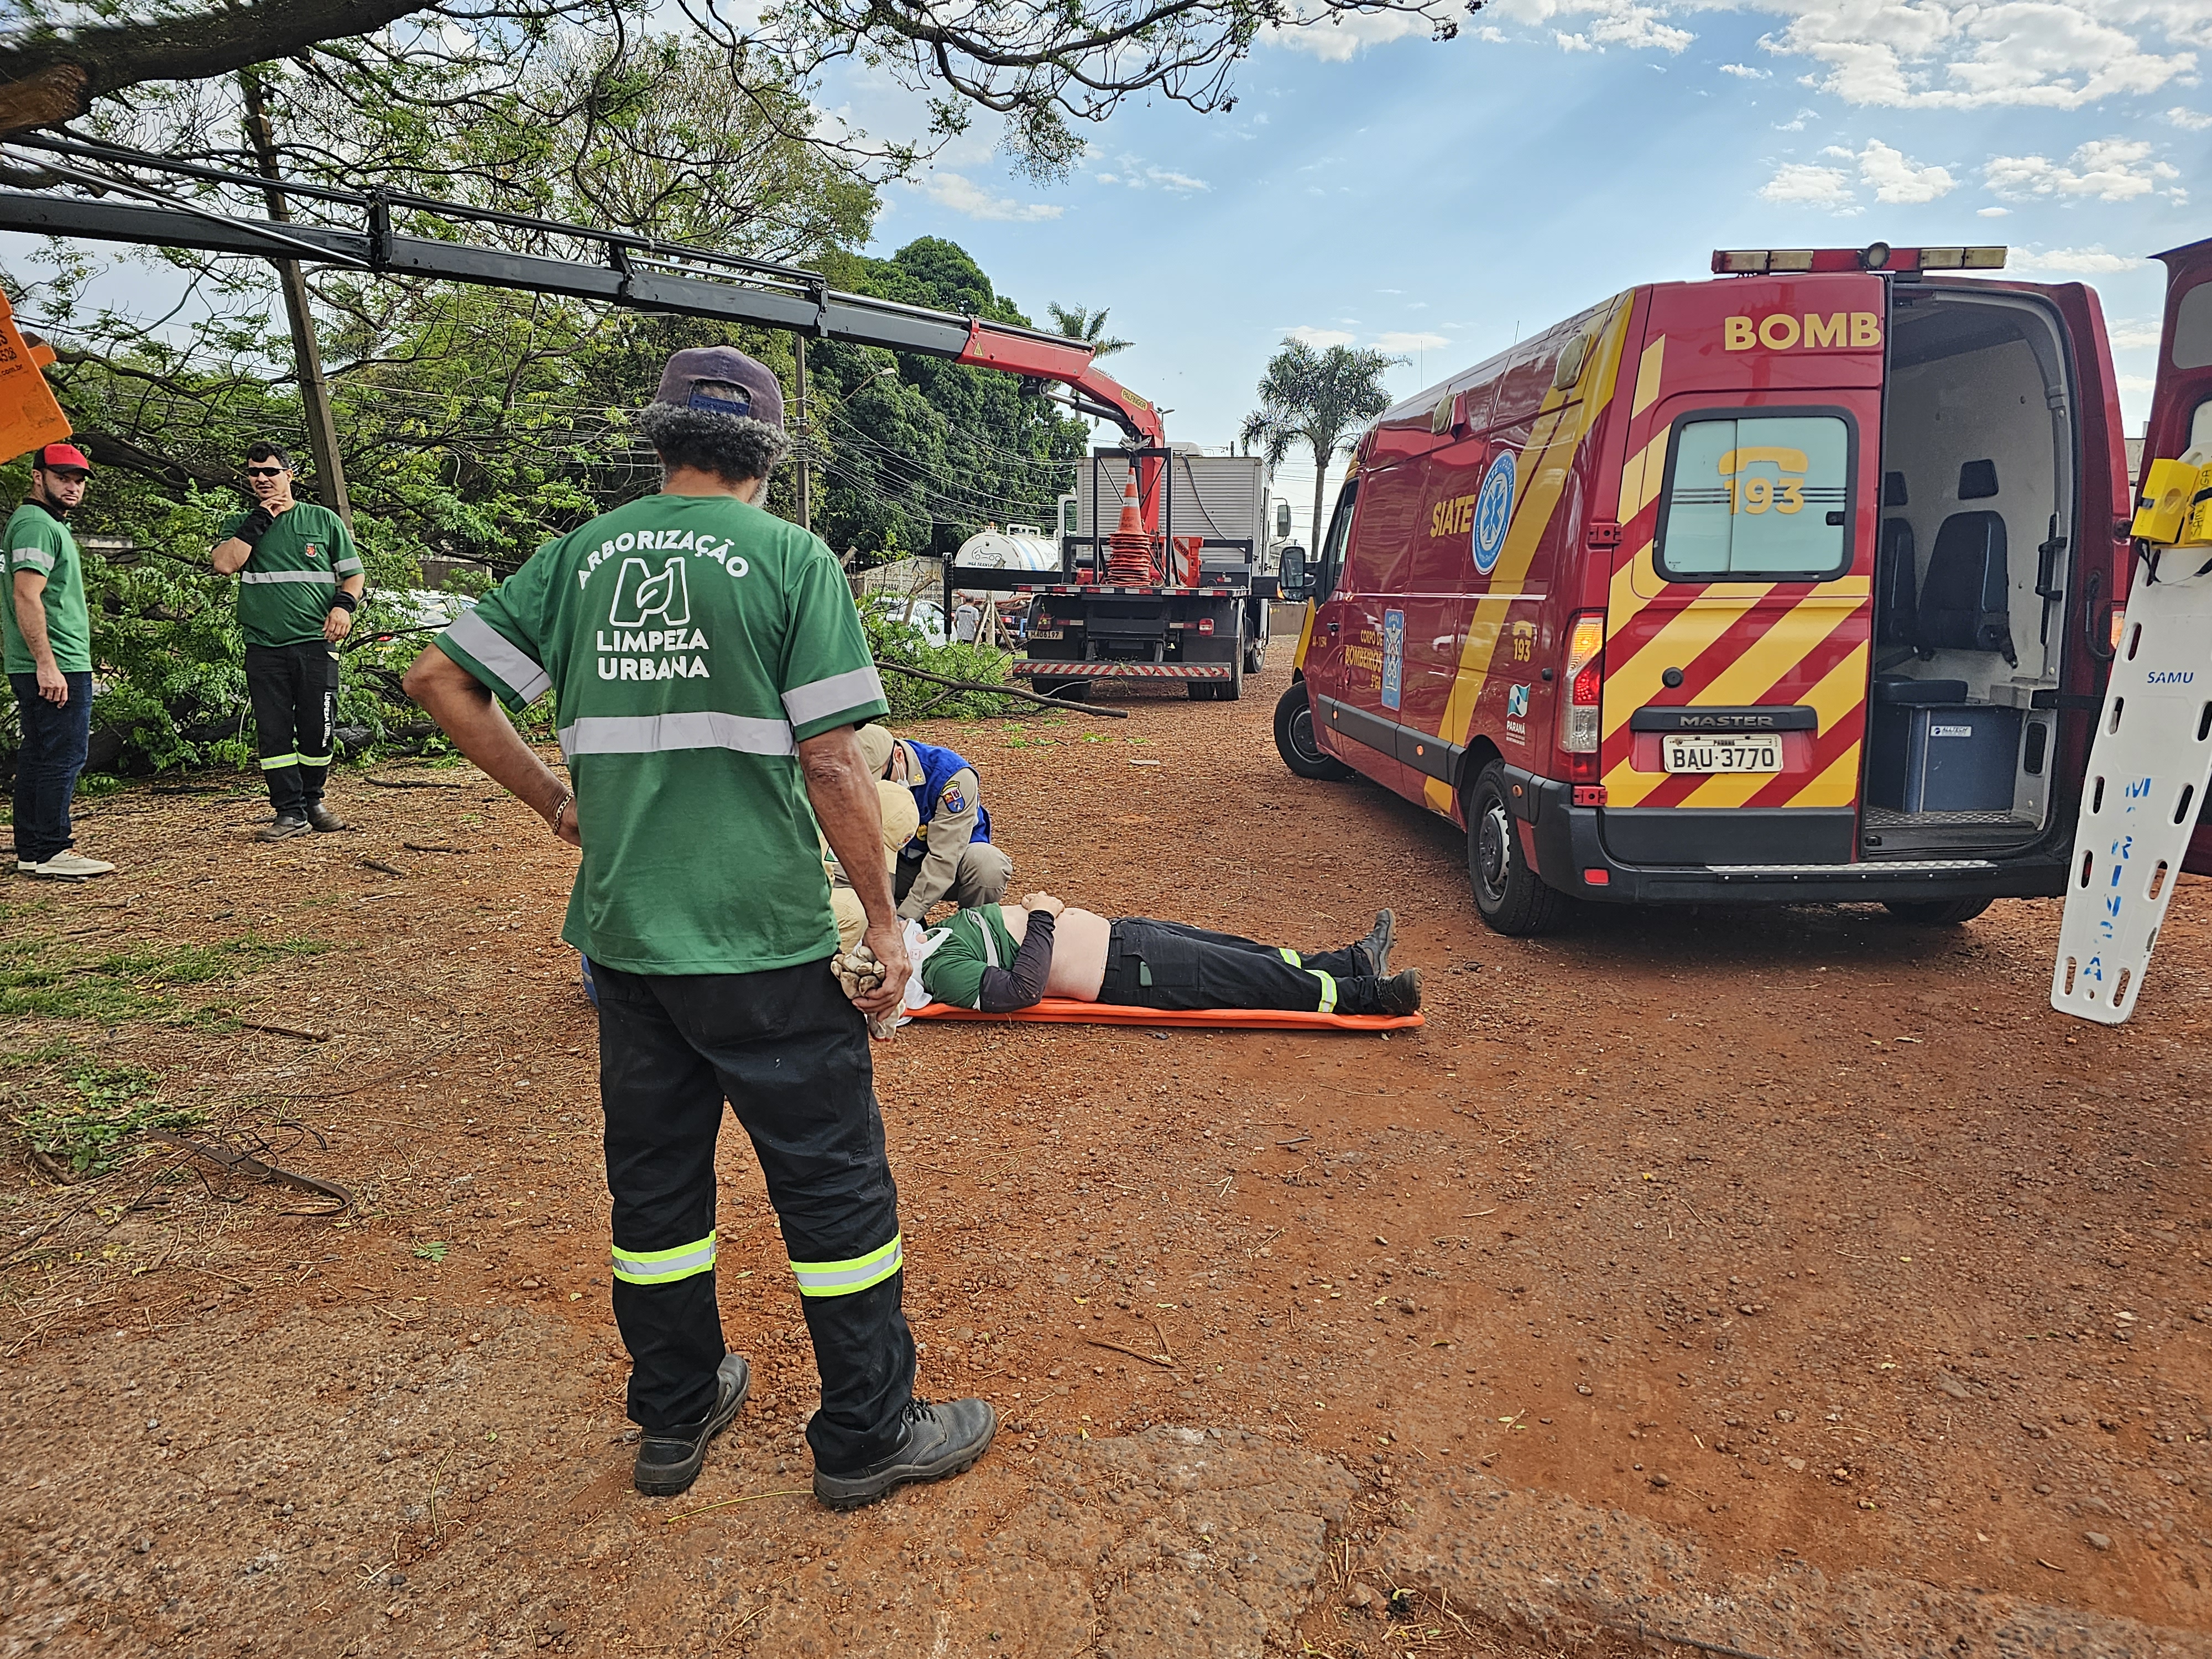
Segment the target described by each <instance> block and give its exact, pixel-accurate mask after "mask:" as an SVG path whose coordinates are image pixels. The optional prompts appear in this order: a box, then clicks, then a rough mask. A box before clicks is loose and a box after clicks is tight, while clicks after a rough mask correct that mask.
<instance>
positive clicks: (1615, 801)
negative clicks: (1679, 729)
mask: <svg viewBox="0 0 2212 1659" xmlns="http://www.w3.org/2000/svg"><path fill="white" fill-rule="evenodd" d="M1665 781H1667V775H1666V774H1665V773H1664V772H1639V771H1638V770H1637V769H1635V768H1634V767H1633V766H1632V765H1630V764H1629V763H1627V762H1626V760H1624V761H1622V762H1621V763H1620V765H1618V766H1616V767H1614V768H1613V770H1612V771H1610V772H1608V773H1607V774H1606V775H1605V804H1606V805H1607V806H1639V805H1642V804H1643V801H1644V797H1645V796H1646V795H1648V794H1650V793H1651V792H1652V791H1653V790H1654V789H1656V788H1657V787H1659V786H1660V785H1661V784H1662V783H1664V782H1665Z"/></svg>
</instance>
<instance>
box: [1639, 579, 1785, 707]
mask: <svg viewBox="0 0 2212 1659" xmlns="http://www.w3.org/2000/svg"><path fill="white" fill-rule="evenodd" d="M1729 586H1732V587H1735V586H1746V584H1742V583H1735V582H1732V583H1730V584H1729ZM1771 591H1772V588H1771V585H1770V586H1754V588H1753V592H1751V593H1750V594H1748V595H1747V596H1746V597H1744V598H1742V599H1711V600H1705V601H1701V602H1700V603H1699V604H1696V605H1688V606H1686V607H1685V608H1683V609H1682V610H1680V611H1676V612H1675V613H1674V615H1673V616H1672V617H1668V619H1667V621H1666V622H1665V623H1662V625H1661V626H1660V629H1659V630H1658V632H1656V634H1654V635H1651V636H1650V638H1649V639H1647V640H1646V641H1644V643H1643V645H1641V646H1640V647H1638V649H1637V653H1636V654H1635V655H1634V656H1633V657H1631V658H1630V659H1628V661H1627V663H1626V665H1623V666H1621V667H1620V668H1615V667H1613V665H1611V664H1610V663H1608V664H1607V665H1606V674H1605V714H1604V719H1603V720H1602V722H1601V726H1602V729H1603V731H1604V732H1605V735H1606V736H1607V737H1608V738H1609V737H1611V736H1612V735H1613V733H1614V732H1617V731H1619V730H1620V727H1621V726H1623V725H1625V724H1626V722H1627V720H1628V717H1629V716H1630V715H1631V714H1634V713H1635V712H1636V711H1637V710H1638V709H1639V708H1643V707H1644V704H1645V703H1647V702H1650V701H1651V699H1652V698H1653V696H1656V695H1657V693H1658V690H1659V687H1660V679H1659V677H1660V675H1661V674H1662V673H1664V672H1665V671H1667V670H1668V668H1670V667H1673V668H1680V667H1681V666H1682V665H1685V664H1686V663H1688V662H1690V661H1691V660H1692V659H1694V658H1695V657H1696V656H1697V655H1698V653H1699V652H1701V651H1703V650H1705V647H1708V646H1710V645H1711V644H1712V642H1713V641H1715V640H1717V639H1718V638H1720V636H1721V635H1723V634H1725V633H1727V632H1728V630H1729V629H1731V628H1733V627H1735V624H1736V623H1737V622H1738V621H1739V620H1740V619H1741V617H1743V615H1744V613H1745V612H1746V611H1749V610H1750V609H1751V608H1752V606H1753V605H1757V604H1758V603H1759V600H1760V599H1763V598H1765V596H1766V594H1768V593H1769V592H1771Z"/></svg>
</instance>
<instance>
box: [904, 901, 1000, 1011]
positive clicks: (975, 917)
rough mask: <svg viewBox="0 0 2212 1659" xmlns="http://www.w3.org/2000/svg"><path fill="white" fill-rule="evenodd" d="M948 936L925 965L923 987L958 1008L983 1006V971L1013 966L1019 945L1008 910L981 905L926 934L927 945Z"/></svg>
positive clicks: (940, 999)
mask: <svg viewBox="0 0 2212 1659" xmlns="http://www.w3.org/2000/svg"><path fill="white" fill-rule="evenodd" d="M939 933H942V934H944V935H945V939H944V943H942V944H940V945H938V946H937V947H936V948H935V949H934V950H933V951H930V953H929V955H928V956H927V957H926V958H924V960H923V962H922V964H921V988H922V989H923V990H925V991H927V992H928V993H929V994H930V995H931V996H933V997H934V998H935V999H936V1000H938V1001H939V1002H945V1003H950V1004H951V1006H954V1007H955V1008H980V1007H981V1006H983V970H984V969H986V968H1011V967H1012V966H1013V965H1014V952H1015V951H1016V950H1017V949H1018V948H1019V947H1018V946H1017V945H1015V943H1014V936H1013V935H1012V933H1008V932H1007V931H1006V915H1005V913H1004V912H1002V911H1001V910H1000V908H999V907H998V906H997V905H995V904H980V905H977V906H976V907H975V908H974V909H972V910H961V911H957V912H955V913H954V914H953V915H951V916H948V917H946V918H945V922H944V924H943V926H941V927H933V928H931V929H930V930H929V932H928V933H925V934H923V935H922V943H923V944H924V945H928V944H929V943H930V941H931V940H932V939H934V938H935V937H936V936H937V935H938V934H939Z"/></svg>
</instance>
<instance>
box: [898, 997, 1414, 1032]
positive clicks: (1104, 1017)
mask: <svg viewBox="0 0 2212 1659" xmlns="http://www.w3.org/2000/svg"><path fill="white" fill-rule="evenodd" d="M907 1012H908V1013H909V1014H910V1015H912V1016H913V1017H914V1018H916V1019H1026V1020H1031V1021H1034V1022H1036V1024H1041V1025H1187V1026H1195V1027H1209V1028H1214V1029H1220V1028H1229V1029H1232V1030H1242V1031H1409V1030H1413V1029H1414V1028H1415V1027H1417V1026H1419V1024H1421V1017H1420V1016H1419V1014H1315V1013H1299V1012H1297V1011H1296V1010H1294V1009H1289V1008H1184V1009H1173V1010H1170V1009H1162V1008H1132V1007H1130V1006H1127V1004H1124V1003H1119V1002H1081V1001H1078V1000H1076V999H1075V998H1073V997H1046V998H1044V999H1043V1000H1042V1001H1039V1002H1037V1003H1035V1004H1033V1005H1032V1006H1030V1007H1027V1008H1024V1009H1020V1010H1018V1012H1014V1013H1011V1014H987V1013H985V1012H982V1010H981V1009H980V1008H956V1007H954V1006H952V1005H951V1004H950V1003H945V1002H931V1003H925V1004H924V1005H923V1006H921V1007H919V1008H909V1009H908V1011H907Z"/></svg>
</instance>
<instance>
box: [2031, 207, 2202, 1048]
mask: <svg viewBox="0 0 2212 1659" xmlns="http://www.w3.org/2000/svg"><path fill="white" fill-rule="evenodd" d="M2159 258H2161V259H2162V260H2164V261H2165V262H2166V324H2165V327H2164V329H2163V331H2161V334H2160V340H2159V355H2158V376H2157V380H2156V383H2155V386H2154V390H2153V392H2152V399H2151V418H2150V430H2149V434H2148V439H2147V441H2146V442H2145V443H2144V446H2143V465H2142V478H2141V479H2140V480H2139V482H2138V484H2137V490H2136V515H2135V521H2134V526H2133V527H2134V531H2135V534H2136V538H2137V539H2138V540H2139V542H2140V544H2141V545H2142V550H2143V554H2144V556H2143V557H2142V558H2141V559H2139V560H2137V562H2136V573H2135V579H2134V584H2133V586H2132V588H2131V589H2130V593H2129V597H2128V608H2127V611H2126V614H2125V616H2124V618H2123V620H2122V623H2121V625H2120V628H2119V629H2118V639H2117V641H2116V642H2115V648H2114V653H2113V662H2112V678H2111V682H2110V684H2109V685H2108V686H2107V688H2106V694H2105V701H2104V708H2103V709H2102V711H2101V713H2100V715H2099V718H2098V723H2097V732H2096V738H2095V744H2094V747H2093V749H2092V750H2091V751H2090V756H2089V767H2088V775H2087V779H2086V780H2085V783H2084V787H2083V795H2082V805H2081V817H2080V820H2079V822H2078V825H2077V828H2076V830H2075V842H2074V853H2073V859H2072V861H2071V863H2070V865H2069V869H2068V884H2067V894H2066V914H2065V918H2064V921H2063V922H2062V923H2061V925H2060V927H2059V935H2058V953H2057V961H2056V962H2055V963H2053V966H2052V973H2051V1006H2052V1007H2054V1008H2056V1009H2057V1010H2059V1012H2062V1013H2070V1014H2076V1015H2079V1016H2080V1017H2081V1018H2084V1019H2091V1020H2095V1021H2097V1022H2098V1023H2099V1024H2107V1025H2117V1024H2120V1023H2121V1022H2122V1021H2124V1020H2125V1019H2126V1018H2128V1017H2129V1016H2130V1014H2132V1013H2133V1012H2135V1005H2136V1000H2137V998H2138V996H2139V995H2140V994H2141V992H2142V984H2143V981H2144V978H2145V977H2146V974H2147V970H2148V968H2149V965H2150V957H2151V951H2152V950H2153V948H2154V946H2155V945H2156V944H2157V942H2158V935H2159V930H2160V927H2161V926H2162V925H2163V923H2164V921H2165V917H2166V908H2167V906H2168V905H2169V904H2171V903H2172V898H2173V892H2174V885H2175V883H2174V877H2175V875H2176V874H2177V872H2178V871H2179V870H2181V869H2207V870H2212V859H2208V858H2207V856H2206V854H2207V852H2208V850H2212V848H2208V845H2207V842H2208V837H2207V832H2206V829H2205V827H2204V825H2203V822H2202V817H2201V814H2202V811H2203V801H2204V798H2205V795H2206V793H2207V784H2208V782H2212V465H2206V463H2207V462H2208V460H2212V240H2207V241H2202V242H2196V243H2192V244H2191V245H2190V246H2187V247H2182V248H2176V249H2174V250H2172V252H2167V253H2162V254H2160V256H2159Z"/></svg>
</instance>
